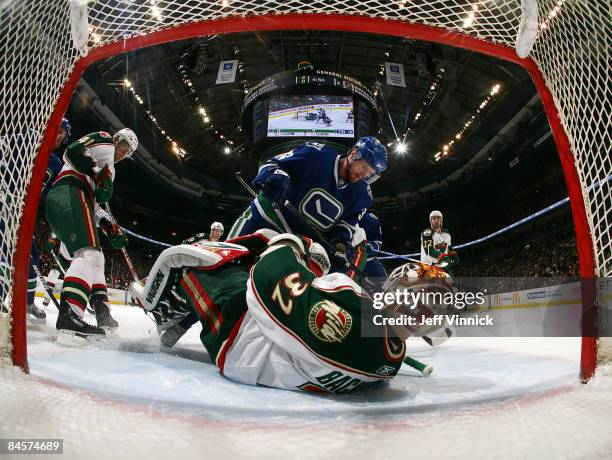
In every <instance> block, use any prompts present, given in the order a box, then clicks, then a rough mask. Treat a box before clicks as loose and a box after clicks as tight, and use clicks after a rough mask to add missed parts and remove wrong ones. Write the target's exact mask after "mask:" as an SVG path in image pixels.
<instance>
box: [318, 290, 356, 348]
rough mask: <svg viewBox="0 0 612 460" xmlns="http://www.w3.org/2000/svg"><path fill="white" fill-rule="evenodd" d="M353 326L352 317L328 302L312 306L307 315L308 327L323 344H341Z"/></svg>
mask: <svg viewBox="0 0 612 460" xmlns="http://www.w3.org/2000/svg"><path fill="white" fill-rule="evenodd" d="M352 325H353V317H352V316H351V315H350V314H349V312H347V311H346V310H345V309H344V308H342V307H340V306H338V305H337V304H335V303H334V302H332V301H330V300H323V301H321V302H317V303H316V304H314V306H313V307H312V309H311V310H310V313H309V314H308V326H309V327H310V331H311V332H312V333H313V334H314V335H315V337H316V338H317V339H319V340H322V341H323V342H342V340H344V338H345V337H346V336H347V335H348V333H349V332H350V330H351V326H352Z"/></svg>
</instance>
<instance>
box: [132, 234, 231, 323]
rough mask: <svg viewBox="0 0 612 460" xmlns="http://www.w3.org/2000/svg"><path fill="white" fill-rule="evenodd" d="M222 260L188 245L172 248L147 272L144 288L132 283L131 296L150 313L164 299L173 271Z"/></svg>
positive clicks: (163, 253)
mask: <svg viewBox="0 0 612 460" xmlns="http://www.w3.org/2000/svg"><path fill="white" fill-rule="evenodd" d="M222 260H223V257H222V256H220V255H219V254H216V253H215V252H213V251H210V250H208V249H204V248H201V247H197V246H193V245H190V244H181V245H178V246H173V247H171V248H168V249H166V250H165V251H163V252H162V253H161V254H160V255H159V257H158V258H157V260H156V261H155V264H154V265H153V268H152V269H151V271H150V272H149V276H148V277H147V282H146V284H145V285H144V286H142V285H140V284H137V283H132V287H131V294H132V297H134V299H136V300H137V301H138V302H140V304H141V305H142V306H143V307H144V308H145V310H148V311H152V310H153V309H154V308H155V307H156V305H157V304H158V303H159V301H160V300H162V299H164V298H165V296H166V294H167V293H168V291H169V290H170V288H171V287H172V284H173V282H174V274H175V273H176V272H175V271H173V270H176V269H182V268H185V267H212V266H214V265H216V264H218V263H219V262H221V261H222Z"/></svg>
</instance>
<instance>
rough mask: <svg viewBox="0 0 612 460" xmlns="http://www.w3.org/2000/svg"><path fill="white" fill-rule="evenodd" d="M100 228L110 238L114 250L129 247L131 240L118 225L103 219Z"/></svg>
mask: <svg viewBox="0 0 612 460" xmlns="http://www.w3.org/2000/svg"><path fill="white" fill-rule="evenodd" d="M100 228H101V229H102V231H103V232H104V234H105V235H106V237H107V238H108V242H109V243H110V245H111V246H112V247H113V248H115V249H123V248H124V247H126V246H127V245H128V243H129V240H128V238H127V236H125V233H123V232H122V231H121V229H120V228H119V226H118V225H115V224H113V223H112V222H109V221H108V220H107V219H102V220H101V221H100Z"/></svg>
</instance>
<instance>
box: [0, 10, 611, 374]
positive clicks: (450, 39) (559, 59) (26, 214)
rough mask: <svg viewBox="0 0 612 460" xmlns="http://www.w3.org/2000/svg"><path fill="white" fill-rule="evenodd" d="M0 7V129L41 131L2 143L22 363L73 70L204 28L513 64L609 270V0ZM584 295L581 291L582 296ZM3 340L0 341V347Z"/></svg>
mask: <svg viewBox="0 0 612 460" xmlns="http://www.w3.org/2000/svg"><path fill="white" fill-rule="evenodd" d="M534 6H535V7H537V11H536V12H535V13H534ZM0 14H1V15H2V21H1V22H0V47H1V48H2V50H3V56H2V58H1V59H2V62H1V75H2V77H0V78H2V80H3V87H4V89H3V92H2V95H0V136H1V137H3V138H5V139H6V138H8V137H10V136H12V135H15V134H19V133H24V132H26V131H28V132H29V130H31V131H33V132H35V133H39V136H38V138H37V139H36V142H29V141H23V142H21V143H19V142H12V141H8V142H4V143H3V144H2V145H3V147H2V148H3V158H10V159H12V161H13V163H15V161H14V160H15V158H19V164H18V165H17V167H16V168H15V169H14V171H12V172H11V173H10V174H7V173H6V172H5V173H3V174H2V175H0V180H1V182H0V192H1V191H3V190H4V192H3V195H0V197H2V199H3V200H4V203H5V204H4V214H0V218H2V219H3V220H4V226H2V225H0V239H2V241H3V244H2V246H0V257H1V259H0V261H1V262H2V263H4V265H5V267H9V268H8V269H5V270H4V271H3V272H2V276H1V277H0V294H1V293H4V298H5V301H6V303H7V306H8V308H9V314H8V317H7V316H6V315H4V321H8V323H9V326H10V329H11V331H10V345H8V346H5V352H6V350H10V353H11V356H12V361H13V363H14V364H16V365H19V366H21V367H22V368H23V369H24V370H26V371H27V368H28V364H27V343H26V327H25V307H26V305H25V303H26V302H25V296H26V285H27V272H28V262H29V252H30V245H31V240H32V234H33V230H34V224H35V219H36V212H37V207H38V200H39V197H40V189H41V184H42V181H43V178H44V174H45V170H46V166H47V162H48V159H49V155H50V151H51V146H52V144H53V140H54V137H55V133H56V131H57V129H58V127H59V124H60V120H61V118H62V116H63V114H64V113H65V111H66V110H67V108H68V105H69V103H70V100H71V98H72V95H73V93H74V90H75V88H76V85H77V83H78V81H79V79H80V78H81V76H82V74H83V72H84V71H85V70H86V69H87V67H88V66H89V65H90V64H91V63H93V62H96V61H98V60H100V59H104V58H107V57H109V56H113V55H116V54H120V53H124V52H128V51H131V50H134V49H138V48H141V47H146V46H151V45H155V44H160V43H165V42H170V41H174V40H183V39H188V38H193V37H198V36H202V35H211V34H227V33H236V32H249V31H262V30H296V29H304V30H306V29H316V30H334V31H351V32H364V33H371V34H384V35H390V36H397V37H409V38H413V39H417V40H425V41H432V42H438V43H442V44H447V45H451V46H456V47H460V48H465V49H469V50H473V51H476V52H480V53H483V54H486V55H489V56H493V57H496V58H499V59H504V60H507V61H511V62H513V63H515V64H518V65H520V66H522V67H523V68H524V69H525V70H526V71H527V72H528V73H529V74H530V76H531V78H532V79H533V82H534V84H535V87H536V88H537V90H538V92H539V95H540V98H541V99H542V102H543V105H544V108H545V111H546V115H547V117H548V121H549V123H550V126H551V129H552V133H553V136H554V140H555V142H556V145H557V149H558V151H559V155H560V159H561V165H562V168H563V171H564V174H565V178H566V184H567V189H568V192H569V195H570V202H571V209H572V215H573V219H574V224H575V230H576V241H577V244H578V255H579V261H580V275H581V277H583V278H592V277H594V276H609V275H610V272H611V268H610V265H611V261H612V255H611V250H610V249H611V247H612V242H611V240H610V237H609V224H610V222H608V219H609V217H608V216H609V215H610V214H612V205H610V201H612V200H610V186H609V183H608V182H605V183H604V185H601V186H600V187H592V185H593V184H595V183H597V182H599V181H603V180H604V179H606V178H607V177H608V176H609V175H610V174H612V167H611V166H610V161H611V160H610V158H609V155H608V156H607V157H606V153H605V152H607V151H608V149H609V146H610V145H612V142H611V139H610V133H609V129H608V128H609V126H606V122H605V119H606V118H605V117H606V116H607V113H606V112H605V111H604V109H606V107H607V108H608V109H609V107H610V89H609V84H608V80H607V75H608V72H609V69H608V67H607V63H608V62H609V49H608V46H607V44H606V43H607V40H608V39H609V36H610V24H609V21H606V18H608V10H607V7H606V5H605V2H601V3H599V2H570V1H565V0H560V1H551V0H541V1H538V2H537V4H536V2H535V1H534V0H522V1H516V0H515V1H504V2H501V1H497V0H495V1H459V0H455V1H453V0H451V1H439V0H429V1H395V2H393V1H391V2H389V1H383V0H380V1H379V2H359V1H355V0H337V1H333V2H328V1H326V0H293V1H290V2H286V1H282V0H281V1H275V0H271V1H266V2H261V0H222V1H215V2H210V1H200V0H199V1H189V0H167V1H148V0H147V1H145V0H123V1H122V0H100V1H97V2H93V3H90V4H88V3H87V2H86V1H84V0H73V1H72V2H47V1H41V0H32V1H29V2H10V3H9V4H8V6H5V7H4V9H2V10H0ZM534 27H535V30H537V32H538V35H537V39H536V40H535V44H534V46H533V50H532V52H531V55H530V57H527V58H520V57H519V56H518V55H517V47H516V46H517V45H516V43H517V42H519V43H521V44H520V45H519V47H520V48H521V49H522V51H523V52H525V51H526V50H527V51H528V50H529V49H530V40H529V31H531V32H534ZM534 38H535V36H534ZM525 42H526V44H525ZM15 164H16V163H15ZM8 196H10V200H9V201H10V204H11V205H10V206H7V205H6V203H7V197H8ZM9 208H10V210H11V212H10V213H8V212H7V209H9ZM1 209H2V208H0V210H1ZM588 300H589V299H583V302H584V303H585V305H588V304H589V302H588ZM1 330H2V329H1V325H0V332H1ZM1 347H2V343H1V339H0V356H1V354H2V352H3V351H2V349H1ZM596 363H597V338H596V337H584V338H583V345H582V356H581V375H582V377H583V378H588V377H590V376H591V375H592V374H593V372H594V370H595V367H596Z"/></svg>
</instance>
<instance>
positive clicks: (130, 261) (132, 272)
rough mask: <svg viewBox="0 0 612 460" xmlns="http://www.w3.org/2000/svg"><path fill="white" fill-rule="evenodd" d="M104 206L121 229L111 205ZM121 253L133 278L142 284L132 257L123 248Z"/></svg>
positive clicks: (113, 222)
mask: <svg viewBox="0 0 612 460" xmlns="http://www.w3.org/2000/svg"><path fill="white" fill-rule="evenodd" d="M103 206H104V209H105V210H106V212H107V213H108V217H110V220H111V222H112V224H113V225H115V226H116V227H119V225H118V224H117V220H116V219H115V216H113V213H112V212H111V209H110V205H109V204H108V203H104V205H103ZM121 253H122V254H123V258H124V259H125V263H126V264H127V266H128V269H129V270H130V273H131V274H132V278H134V281H136V282H137V283H140V278H138V275H137V274H136V269H135V268H134V264H133V263H132V259H130V255H129V254H128V252H127V249H125V248H121Z"/></svg>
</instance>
